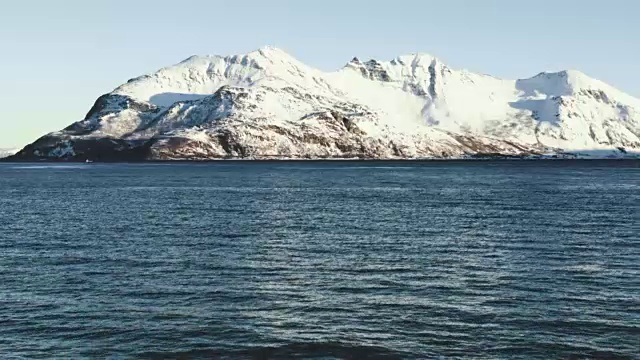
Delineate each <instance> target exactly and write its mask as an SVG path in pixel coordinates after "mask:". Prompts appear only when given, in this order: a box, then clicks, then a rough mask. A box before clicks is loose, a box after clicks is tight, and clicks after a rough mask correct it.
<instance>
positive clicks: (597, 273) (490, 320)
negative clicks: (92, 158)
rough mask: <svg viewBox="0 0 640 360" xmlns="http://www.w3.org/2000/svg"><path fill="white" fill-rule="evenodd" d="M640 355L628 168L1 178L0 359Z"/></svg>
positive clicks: (508, 165)
mask: <svg viewBox="0 0 640 360" xmlns="http://www.w3.org/2000/svg"><path fill="white" fill-rule="evenodd" d="M638 356H640V162H637V161H498V162H491V161H469V162H350V161H347V162H343V161H333V162H258V163H253V162H219V163H202V164H194V163H189V164H176V163H169V164H97V163H92V164H41V163H37V164H8V163H6V164H1V165H0V357H1V358H68V359H77V358H110V359H120V358H154V359H155V358H222V359H224V358H227V359H243V358H247V359H280V358H283V359H286V358H312V359H361V358H369V359H378V358H380V359H414V358H420V359H422V358H461V359H464V358H492V359H501V358H503V359H514V358H522V359H532V358H539V359H552V358H575V359H612V358H613V359H615V358H620V359H625V358H638Z"/></svg>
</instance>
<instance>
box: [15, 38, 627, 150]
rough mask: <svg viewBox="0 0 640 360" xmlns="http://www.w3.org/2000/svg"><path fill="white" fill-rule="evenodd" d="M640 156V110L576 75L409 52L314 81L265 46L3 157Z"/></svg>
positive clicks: (142, 88) (145, 88)
mask: <svg viewBox="0 0 640 360" xmlns="http://www.w3.org/2000/svg"><path fill="white" fill-rule="evenodd" d="M639 153H640V100H638V99H636V98H634V97H631V96H629V95H627V94H624V93H622V92H620V91H618V90H616V89H614V88H612V87H611V86H609V85H607V84H604V83H602V82H600V81H598V80H595V79H591V78H589V77H587V76H586V75H584V74H582V73H580V72H577V71H562V72H558V73H541V74H539V75H537V76H534V77H532V78H529V79H521V80H515V81H512V80H501V79H497V78H494V77H491V76H487V75H479V74H474V73H470V72H468V71H464V70H462V71H457V70H453V69H450V68H449V67H447V66H446V65H444V64H443V63H442V62H441V61H440V60H439V59H437V58H435V57H433V56H430V55H426V54H416V55H407V56H400V57H398V58H396V59H393V60H391V61H388V62H385V61H378V60H368V61H361V60H359V59H357V58H354V59H353V60H351V61H350V62H349V63H347V64H346V66H345V67H344V68H342V69H341V70H339V71H336V72H331V73H326V72H321V71H319V70H316V69H313V68H311V67H309V66H307V65H305V64H303V63H301V62H299V61H297V60H296V59H294V58H293V57H291V56H289V55H288V54H286V53H284V52H283V51H281V50H278V49H274V48H268V47H267V48H262V49H260V50H257V51H254V52H251V53H249V54H246V55H235V56H228V57H221V56H205V57H199V56H193V57H190V58H188V59H186V60H184V61H183V62H181V63H179V64H176V65H173V66H170V67H167V68H163V69H161V70H159V71H157V72H155V73H153V74H149V75H144V76H141V77H138V78H135V79H132V80H129V81H128V82H127V83H126V84H123V85H121V86H120V87H118V88H117V89H115V90H114V91H112V92H111V93H108V94H105V95H103V96H101V97H99V98H98V100H97V101H96V103H95V104H94V106H93V107H92V108H91V109H90V111H89V112H88V113H87V116H86V117H85V119H83V120H81V121H78V122H76V123H73V124H71V125H70V126H68V127H67V128H65V129H63V130H61V131H58V132H55V133H51V134H47V135H45V136H43V137H42V138H40V139H38V140H37V141H36V142H34V143H32V144H30V145H28V146H26V147H25V148H24V149H22V150H21V151H20V152H18V153H17V154H16V155H15V156H13V157H12V158H11V159H13V160H35V159H47V160H59V159H62V160H84V159H91V160H105V161H106V160H171V159H195V160H203V159H219V158H256V159H260V158H354V157H356V158H378V159H389V158H442V157H455V158H462V157H469V156H484V155H502V156H547V155H554V154H555V155H557V154H560V155H562V156H565V155H567V154H573V155H571V156H574V155H575V156H580V155H592V156H596V157H609V156H638V154H639ZM563 154H564V155H563Z"/></svg>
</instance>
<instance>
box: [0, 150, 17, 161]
mask: <svg viewBox="0 0 640 360" xmlns="http://www.w3.org/2000/svg"><path fill="white" fill-rule="evenodd" d="M18 151H20V149H0V159H2V158H6V157H9V156H11V155H13V154H15V153H17V152H18Z"/></svg>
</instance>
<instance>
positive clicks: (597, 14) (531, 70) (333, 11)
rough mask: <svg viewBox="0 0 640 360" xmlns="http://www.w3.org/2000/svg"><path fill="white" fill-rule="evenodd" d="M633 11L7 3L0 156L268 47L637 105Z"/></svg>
mask: <svg viewBox="0 0 640 360" xmlns="http://www.w3.org/2000/svg"><path fill="white" fill-rule="evenodd" d="M638 14H640V1H634V0H607V1H601V0H598V1H592V0H536V1H516V0H446V1H445V0H440V1H435V0H433V1H432V0H415V1H411V0H405V1H389V0H385V1H377V0H368V1H361V0H322V1H305V0H289V1H287V0H242V1H233V0H221V1H218V0H181V1H169V0H153V1H152V0H126V1H124V0H105V1H93V0H57V1H52V0H15V1H4V2H3V3H2V5H0V49H2V56H0V148H2V147H17V146H22V145H24V144H26V143H27V142H31V141H33V140H35V139H36V138H37V137H39V136H40V135H42V134H44V133H46V132H49V131H54V130H58V129H61V128H63V127H65V126H67V125H68V124H70V123H72V122H74V121H77V120H80V119H82V118H83V117H84V115H85V114H86V112H87V111H88V110H89V108H90V107H91V105H92V104H93V102H94V101H95V99H96V98H97V97H98V96H99V95H101V94H103V93H106V92H109V91H111V90H113V88H115V87H116V86H118V85H119V84H121V83H123V82H125V81H127V80H128V79H130V78H132V77H135V76H138V75H141V74H144V73H148V72H152V71H154V70H156V69H158V68H160V67H163V66H166V65H171V64H173V63H176V62H179V61H181V60H183V59H184V58H187V57H188V56H190V55H193V54H201V55H204V54H221V55H230V54H238V53H246V52H248V51H251V50H254V49H256V48H259V47H261V46H264V45H273V46H277V47H280V48H282V49H284V50H286V51H287V52H289V53H290V54H292V55H293V56H295V57H297V58H298V59H300V60H302V61H303V62H305V63H307V64H309V65H312V66H315V67H317V68H320V69H323V70H333V69H337V68H339V67H341V66H342V65H344V64H345V63H346V62H347V61H348V60H349V59H351V58H352V57H353V56H358V57H360V58H364V59H368V58H379V59H385V60H388V59H392V58H394V57H396V56H397V55H400V54H410V53H415V52H425V53H429V54H432V55H435V56H437V57H439V58H441V59H442V60H443V61H444V62H445V63H447V64H448V65H449V66H450V67H452V68H466V69H469V70H472V71H476V72H481V73H489V74H492V75H495V76H499V77H504V78H511V79H515V78H524V77H530V76H533V75H535V74H537V73H539V72H541V71H557V70H563V69H578V70H581V71H583V72H585V73H587V74H588V75H590V76H592V77H595V78H597V79H600V80H603V81H605V82H608V83H610V84H611V85H613V86H616V87H618V88H620V89H621V90H623V91H626V92H628V93H630V94H631V95H634V96H636V97H640V21H639V20H640V19H639V17H638V16H639V15H638Z"/></svg>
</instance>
